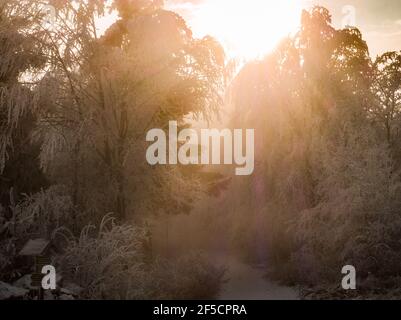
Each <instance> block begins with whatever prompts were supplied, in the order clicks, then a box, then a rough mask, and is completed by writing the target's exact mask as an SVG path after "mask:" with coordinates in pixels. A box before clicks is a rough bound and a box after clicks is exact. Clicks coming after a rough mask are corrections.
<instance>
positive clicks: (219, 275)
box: [139, 254, 226, 300]
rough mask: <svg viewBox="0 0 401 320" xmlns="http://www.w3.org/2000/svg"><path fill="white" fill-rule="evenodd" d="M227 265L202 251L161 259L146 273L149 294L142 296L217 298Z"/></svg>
mask: <svg viewBox="0 0 401 320" xmlns="http://www.w3.org/2000/svg"><path fill="white" fill-rule="evenodd" d="M225 271H226V270H225V268H224V267H222V266H216V265H214V264H213V263H212V262H211V261H210V260H209V259H207V258H206V257H204V256H202V255H201V254H190V255H186V256H183V257H181V258H179V259H177V260H174V261H168V260H159V261H157V262H156V263H155V264H154V265H153V266H152V269H151V272H150V273H148V274H147V283H146V286H147V290H146V291H147V292H146V293H147V294H146V295H145V296H143V297H139V298H148V299H158V300H206V299H216V298H217V297H218V294H219V292H220V289H221V285H222V284H223V283H224V274H225Z"/></svg>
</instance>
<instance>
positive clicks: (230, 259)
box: [214, 255, 299, 300]
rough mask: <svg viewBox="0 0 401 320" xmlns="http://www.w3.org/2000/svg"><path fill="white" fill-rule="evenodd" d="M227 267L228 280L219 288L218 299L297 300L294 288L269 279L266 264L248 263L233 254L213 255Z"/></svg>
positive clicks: (215, 259)
mask: <svg viewBox="0 0 401 320" xmlns="http://www.w3.org/2000/svg"><path fill="white" fill-rule="evenodd" d="M214 261H215V262H217V263H218V264H221V265H224V266H225V267H227V272H226V276H225V278H226V279H227V280H228V281H227V282H226V283H225V284H224V285H223V286H222V289H221V292H220V296H219V300H299V294H298V292H297V290H296V289H294V288H290V287H285V286H281V285H278V284H276V283H274V282H273V281H270V280H269V279H268V278H267V277H266V270H267V268H266V265H250V264H247V263H244V262H241V261H240V259H239V258H236V257H235V256H228V255H227V256H225V255H222V256H220V257H217V258H216V257H214Z"/></svg>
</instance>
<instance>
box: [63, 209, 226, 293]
mask: <svg viewBox="0 0 401 320" xmlns="http://www.w3.org/2000/svg"><path fill="white" fill-rule="evenodd" d="M62 234H64V235H66V239H67V245H66V247H65V251H64V253H63V254H62V255H61V256H60V258H59V259H58V264H59V265H60V267H61V269H62V271H63V275H64V276H65V277H66V278H67V279H68V280H69V281H72V282H74V283H76V284H78V285H79V286H81V287H82V288H84V292H83V294H82V296H81V298H83V299H136V300H140V299H209V298H214V297H216V296H217V294H218V292H219V290H220V285H221V283H222V280H223V275H224V270H223V269H221V268H217V267H214V266H213V265H212V264H211V263H209V261H208V260H206V259H204V258H202V257H201V256H198V255H196V256H195V255H194V256H192V255H191V256H187V257H183V258H180V259H177V260H174V261H167V260H158V259H156V261H155V262H151V261H149V259H147V251H146V250H145V248H146V245H147V244H148V241H149V239H148V238H147V233H146V231H145V230H144V229H142V228H139V227H135V226H133V225H117V224H116V223H115V221H114V219H113V218H112V217H111V216H106V217H105V218H104V219H103V222H102V224H101V225H100V227H99V228H98V229H97V228H95V227H94V226H87V227H85V228H84V229H83V231H82V232H81V235H80V236H79V237H78V238H75V237H73V236H68V235H67V234H66V233H65V232H63V233H62Z"/></svg>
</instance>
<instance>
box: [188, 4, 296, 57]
mask: <svg viewBox="0 0 401 320" xmlns="http://www.w3.org/2000/svg"><path fill="white" fill-rule="evenodd" d="M302 2H303V1H301V0H279V1H277V0H274V1H273V0H203V1H201V2H199V4H197V5H194V6H193V7H192V8H189V7H188V8H186V9H187V10H185V8H181V9H183V10H184V11H190V10H191V12H190V14H189V18H188V23H189V25H190V26H191V27H192V29H193V31H194V33H195V34H196V35H197V36H204V35H206V34H209V35H211V36H214V37H215V38H216V39H217V40H219V41H220V42H221V43H222V44H223V45H224V46H225V47H226V49H227V51H228V53H229V55H230V56H233V57H235V58H240V59H246V60H249V59H252V58H255V57H258V56H260V55H263V54H265V53H267V52H269V51H271V50H272V49H273V48H274V47H275V46H276V45H277V44H278V42H279V41H280V39H281V38H283V37H285V36H287V35H288V34H290V33H292V32H293V31H294V30H296V27H297V26H298V25H299V21H300V13H301V9H302Z"/></svg>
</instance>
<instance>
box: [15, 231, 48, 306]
mask: <svg viewBox="0 0 401 320" xmlns="http://www.w3.org/2000/svg"><path fill="white" fill-rule="evenodd" d="M49 248H50V241H48V240H46V239H35V240H29V241H28V242H27V243H26V244H25V246H24V247H23V248H22V250H21V251H20V253H19V255H20V256H24V257H29V258H31V259H33V262H34V269H35V270H34V273H33V274H32V276H31V285H32V286H33V287H37V288H38V299H39V300H43V288H42V279H43V276H44V275H43V274H42V268H43V267H44V266H46V265H50V264H51V259H50V256H49V254H48V253H49Z"/></svg>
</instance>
